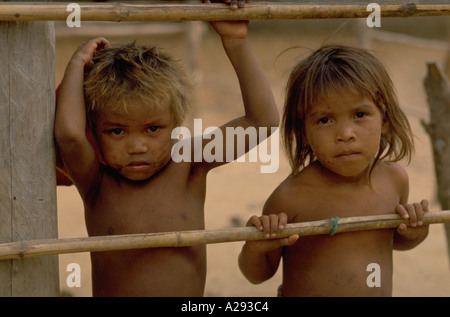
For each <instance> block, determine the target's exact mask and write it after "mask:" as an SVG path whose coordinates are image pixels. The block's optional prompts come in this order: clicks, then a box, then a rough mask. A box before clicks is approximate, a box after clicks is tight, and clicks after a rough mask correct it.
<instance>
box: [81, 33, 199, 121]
mask: <svg viewBox="0 0 450 317" xmlns="http://www.w3.org/2000/svg"><path fill="white" fill-rule="evenodd" d="M93 62H94V63H93V66H92V67H90V68H89V69H87V70H86V71H85V79H84V93H85V100H86V112H87V117H88V122H89V124H90V126H91V128H92V127H93V125H94V124H95V118H96V115H97V114H99V113H101V112H103V111H108V112H115V113H119V114H126V113H127V108H128V107H129V106H131V105H132V104H133V101H135V100H136V99H138V100H139V101H142V102H143V103H144V104H145V105H146V106H148V107H149V108H150V109H155V108H160V107H163V106H165V105H169V106H170V107H171V110H172V114H173V118H174V122H175V126H178V125H180V124H181V123H182V122H183V120H184V118H185V116H186V113H187V110H188V108H189V106H188V105H189V96H190V91H191V88H192V85H191V83H190V81H189V80H188V79H187V76H186V74H185V73H184V71H183V70H182V69H181V67H180V66H179V65H178V64H177V62H176V61H175V60H174V59H173V58H171V57H170V56H168V55H166V54H164V53H163V52H161V51H160V50H159V49H158V48H156V47H151V46H145V45H142V46H138V45H136V44H135V43H134V42H133V43H131V44H127V45H122V46H118V47H111V48H108V49H105V50H101V51H99V52H96V54H95V55H94V58H93Z"/></svg>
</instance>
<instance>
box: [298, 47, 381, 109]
mask: <svg viewBox="0 0 450 317" xmlns="http://www.w3.org/2000/svg"><path fill="white" fill-rule="evenodd" d="M321 53H322V54H321V56H316V59H315V60H313V62H312V64H311V65H310V67H308V69H307V70H306V74H305V93H304V99H303V102H302V101H300V102H301V103H303V106H304V107H305V111H310V110H311V107H312V105H314V104H315V103H316V102H317V100H318V99H320V98H323V97H326V96H327V95H329V94H332V93H336V94H338V93H343V92H351V93H355V94H360V95H364V96H367V97H368V98H370V99H371V100H373V101H374V102H375V103H376V104H377V105H378V106H380V105H379V100H378V97H377V96H378V94H379V91H380V82H379V80H377V78H374V77H373V74H372V72H371V71H370V70H369V69H368V68H367V67H366V66H365V65H364V62H363V60H362V59H359V58H358V56H351V60H349V59H350V56H343V54H342V52H339V50H337V49H336V48H334V49H333V50H331V49H330V50H325V51H324V52H321Z"/></svg>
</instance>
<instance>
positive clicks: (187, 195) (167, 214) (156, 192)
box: [85, 177, 204, 236]
mask: <svg viewBox="0 0 450 317" xmlns="http://www.w3.org/2000/svg"><path fill="white" fill-rule="evenodd" d="M186 184H187V182H186V181H183V180H181V179H178V180H176V181H170V179H167V178H156V179H154V180H152V181H150V182H147V183H142V184H133V183H127V182H120V181H117V180H114V179H112V178H110V177H105V178H104V180H103V182H102V186H101V188H100V190H99V193H98V197H97V199H96V201H95V204H92V205H86V206H85V219H86V225H87V229H88V233H89V235H91V236H97V235H111V234H133V233H149V232H168V231H179V230H197V229H203V227H204V220H203V219H204V215H203V205H204V196H202V195H201V194H198V193H197V194H196V193H195V191H194V192H193V191H192V190H191V188H189V187H188V186H187V185H186ZM200 192H201V190H200Z"/></svg>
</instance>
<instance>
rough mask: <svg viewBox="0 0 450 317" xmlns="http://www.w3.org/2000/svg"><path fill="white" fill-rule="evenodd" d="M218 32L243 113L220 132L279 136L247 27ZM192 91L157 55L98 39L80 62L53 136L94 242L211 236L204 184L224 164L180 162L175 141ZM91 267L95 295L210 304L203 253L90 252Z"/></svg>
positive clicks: (62, 97) (81, 52)
mask: <svg viewBox="0 0 450 317" xmlns="http://www.w3.org/2000/svg"><path fill="white" fill-rule="evenodd" d="M212 26H213V27H214V28H215V30H216V31H217V33H218V34H219V35H220V37H221V40H222V44H223V47H224V49H225V52H226V53H227V55H228V58H229V59H230V61H231V63H232V65H233V67H234V70H235V71H236V74H237V76H238V79H239V83H240V87H241V92H242V97H243V101H244V110H245V115H244V116H242V117H240V118H236V119H234V120H233V121H231V122H228V123H227V124H225V125H223V126H222V127H220V129H221V130H223V131H225V128H226V127H243V128H244V129H245V128H247V127H250V126H255V127H267V128H269V127H277V126H278V112H277V109H276V105H275V101H274V98H273V95H272V91H271V88H270V86H269V83H268V80H267V79H266V77H265V75H264V73H263V71H262V69H261V68H260V66H259V64H258V62H257V61H256V58H255V56H254V54H253V52H252V50H251V47H250V45H249V42H248V39H247V30H248V21H247V22H246V21H241V22H216V23H212ZM85 71H86V73H85ZM85 76H86V77H85ZM83 82H84V89H83ZM188 88H189V85H188V83H187V81H186V78H185V77H184V75H183V73H182V72H181V71H180V69H179V67H178V65H177V64H176V63H175V62H174V61H173V60H172V59H171V58H170V57H168V56H166V55H165V54H163V53H161V52H160V51H158V50H157V49H156V48H148V47H138V46H136V45H129V46H125V47H117V48H114V47H110V44H109V42H108V41H107V40H106V39H104V38H96V39H93V40H91V41H89V42H88V43H87V44H85V45H82V46H81V47H80V48H78V49H77V51H76V52H75V53H74V55H73V56H72V58H71V60H70V61H69V63H68V66H67V68H66V71H65V74H64V78H63V80H62V83H61V86H60V91H59V95H58V99H57V113H56V122H55V137H56V141H57V145H58V147H59V149H60V151H61V156H62V159H63V161H64V163H65V166H66V167H67V171H68V173H69V175H70V177H71V179H72V181H73V183H74V184H75V186H76V187H77V189H78V191H79V193H80V195H81V198H82V200H83V203H84V207H85V219H86V225H87V230H88V234H89V235H90V236H104V235H117V234H135V233H149V232H168V231H182V230H199V229H204V202H205V191H206V175H207V173H208V171H209V170H211V169H212V168H215V167H218V166H220V165H222V164H225V163H224V162H226V160H225V159H224V160H223V161H224V162H218V161H212V162H208V161H206V160H202V161H200V162H198V161H197V160H194V159H192V160H190V161H187V160H183V161H181V162H179V163H176V162H174V161H173V160H172V158H171V149H172V146H173V144H174V142H175V140H172V138H171V133H172V130H173V129H174V128H175V127H177V126H178V125H179V124H181V122H182V121H183V118H184V116H185V111H186V104H187V100H186V91H187V90H188ZM86 118H88V119H87V120H86ZM86 130H88V132H89V133H86ZM257 130H258V129H257ZM86 135H88V136H89V135H91V136H92V137H91V139H89V138H87V137H86ZM223 135H224V136H225V135H226V134H225V133H224V134H223ZM210 141H211V140H210V139H207V138H204V139H203V141H202V142H203V143H202V146H203V147H205V146H206V145H207V143H208V142H210ZM259 141H260V140H259ZM223 144H224V147H225V144H226V138H225V137H224V140H223ZM245 150H246V151H248V150H249V143H247V144H246V149H245ZM234 153H236V151H235V152H234ZM225 155H226V154H225V153H224V157H225ZM91 262H92V284H93V295H94V296H202V295H203V291H204V284H205V276H206V248H205V246H195V247H183V248H150V249H137V250H121V251H107V252H92V253H91Z"/></svg>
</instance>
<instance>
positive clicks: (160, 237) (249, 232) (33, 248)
mask: <svg viewBox="0 0 450 317" xmlns="http://www.w3.org/2000/svg"><path fill="white" fill-rule="evenodd" d="M423 222H424V224H435V223H450V210H444V211H437V212H429V213H426V214H425V215H424V217H423ZM400 223H408V221H406V220H403V219H402V218H400V216H399V215H397V214H389V215H378V216H361V217H347V218H341V219H335V218H331V219H325V220H318V221H310V222H300V223H291V224H287V225H286V228H285V229H283V230H282V231H279V232H278V235H277V238H281V237H288V236H290V235H292V234H298V235H300V236H311V235H319V234H335V233H336V234H338V233H343V232H350V231H361V230H378V229H387V228H395V227H397V226H398V225H399V224H400ZM262 239H264V235H263V233H262V232H260V231H258V230H257V229H256V228H255V227H243V228H225V229H215V230H194V231H179V232H160V233H143V234H128V235H112V236H97V237H83V238H66V239H43V240H30V241H18V242H10V243H5V244H0V260H8V259H22V258H28V257H35V256H42V255H50V254H63V253H77V252H96V251H112V250H125V249H142V248H159V247H187V246H194V245H202V244H213V243H224V242H235V241H249V240H262Z"/></svg>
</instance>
